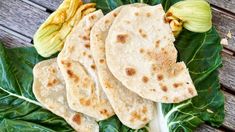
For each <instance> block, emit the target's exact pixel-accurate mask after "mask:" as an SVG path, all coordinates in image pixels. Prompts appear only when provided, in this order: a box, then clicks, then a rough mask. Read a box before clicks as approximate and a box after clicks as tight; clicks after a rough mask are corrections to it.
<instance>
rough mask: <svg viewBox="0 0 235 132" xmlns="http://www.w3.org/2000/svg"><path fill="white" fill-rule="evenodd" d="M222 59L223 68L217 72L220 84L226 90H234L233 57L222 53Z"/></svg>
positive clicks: (234, 69) (234, 64)
mask: <svg viewBox="0 0 235 132" xmlns="http://www.w3.org/2000/svg"><path fill="white" fill-rule="evenodd" d="M222 57H223V67H222V68H221V69H220V70H219V73H220V74H219V77H220V82H221V83H222V84H223V85H224V86H226V87H227V88H230V89H231V90H235V57H234V56H231V55H228V54H226V53H222ZM234 107H235V106H234Z"/></svg>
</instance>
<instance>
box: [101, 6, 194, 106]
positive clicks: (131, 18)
mask: <svg viewBox="0 0 235 132" xmlns="http://www.w3.org/2000/svg"><path fill="white" fill-rule="evenodd" d="M164 15H165V12H164V10H163V9H162V6H161V5H156V6H143V7H133V6H127V7H123V9H122V10H121V12H120V13H119V14H118V16H117V17H116V19H115V20H114V22H113V24H112V26H111V28H110V30H109V33H108V36H107V38H106V44H105V46H106V47H105V49H106V50H105V51H106V59H107V64H108V67H109V69H110V71H111V72H112V74H113V75H114V76H115V77H116V78H117V79H118V80H119V81H120V82H121V83H122V84H123V85H125V86H126V87H127V88H128V89H130V90H131V91H133V92H136V93H137V94H138V95H140V96H141V97H143V98H146V99H150V100H152V101H156V102H163V103H178V102H181V101H183V100H186V99H188V98H192V97H194V96H196V95H197V91H196V89H195V87H194V85H193V82H192V80H191V77H190V75H189V72H188V69H187V68H186V66H185V63H184V62H179V63H176V58H177V50H176V48H175V47H174V44H173V42H174V36H173V34H172V31H171V29H170V26H169V24H168V23H166V22H165V21H164Z"/></svg>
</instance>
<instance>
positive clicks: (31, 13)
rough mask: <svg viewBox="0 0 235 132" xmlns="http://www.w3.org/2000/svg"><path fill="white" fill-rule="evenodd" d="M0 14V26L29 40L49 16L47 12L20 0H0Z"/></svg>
mask: <svg viewBox="0 0 235 132" xmlns="http://www.w3.org/2000/svg"><path fill="white" fill-rule="evenodd" d="M0 12H1V13H0V25H3V26H5V27H8V28H10V29H12V30H15V31H17V32H20V33H21V34H23V35H25V36H28V37H31V38H32V37H33V35H34V33H35V32H36V30H37V28H38V27H39V25H40V24H41V23H43V22H44V21H45V19H46V18H47V17H48V16H49V14H48V13H47V12H43V11H42V10H40V9H38V8H35V7H33V6H30V5H28V4H27V3H25V2H22V1H20V0H0Z"/></svg>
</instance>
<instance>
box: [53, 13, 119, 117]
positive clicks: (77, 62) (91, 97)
mask: <svg viewBox="0 0 235 132" xmlns="http://www.w3.org/2000/svg"><path fill="white" fill-rule="evenodd" d="M101 17H103V13H102V11H101V10H98V11H96V12H93V13H91V14H88V15H87V16H85V17H84V18H83V19H82V20H81V21H80V22H79V24H78V25H77V26H76V27H75V28H74V30H73V31H72V32H71V35H70V36H68V38H67V40H66V42H65V47H64V48H63V50H62V51H61V52H60V54H59V55H58V60H57V62H58V65H59V67H60V69H61V72H62V74H63V76H64V78H65V82H66V89H67V97H68V103H69V106H70V108H71V109H73V110H75V111H77V112H81V113H84V114H86V115H89V116H91V117H94V118H95V119H96V120H104V119H107V118H109V117H111V116H112V115H114V112H113V109H112V107H111V105H110V103H109V101H108V99H107V97H106V95H105V94H104V92H103V90H102V88H101V86H100V84H99V81H98V77H97V74H96V66H95V63H94V60H93V58H92V55H91V51H90V31H91V28H92V27H93V25H94V23H95V22H96V21H98V20H99V19H100V18H101Z"/></svg>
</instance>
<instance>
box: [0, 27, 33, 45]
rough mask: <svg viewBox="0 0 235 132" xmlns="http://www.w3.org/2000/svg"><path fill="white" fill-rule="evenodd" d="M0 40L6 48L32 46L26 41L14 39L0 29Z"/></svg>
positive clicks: (11, 35) (13, 36)
mask: <svg viewBox="0 0 235 132" xmlns="http://www.w3.org/2000/svg"><path fill="white" fill-rule="evenodd" d="M0 40H1V42H3V43H4V45H5V46H6V47H9V48H13V47H21V46H31V45H32V44H31V43H30V42H29V41H28V40H24V39H22V38H19V37H16V36H15V35H13V34H10V33H9V32H7V31H4V30H3V29H1V28H0Z"/></svg>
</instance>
